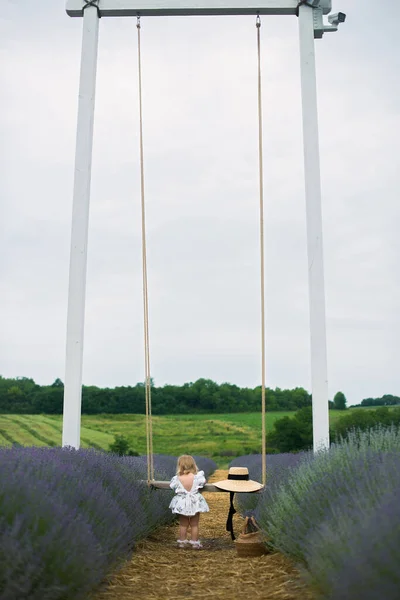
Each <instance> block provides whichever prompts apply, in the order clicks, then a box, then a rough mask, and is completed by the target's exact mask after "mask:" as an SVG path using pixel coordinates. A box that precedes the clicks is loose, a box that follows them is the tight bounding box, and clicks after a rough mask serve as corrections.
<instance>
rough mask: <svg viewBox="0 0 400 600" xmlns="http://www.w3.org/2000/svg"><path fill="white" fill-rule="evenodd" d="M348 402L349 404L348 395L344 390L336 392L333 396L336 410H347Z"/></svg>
mask: <svg viewBox="0 0 400 600" xmlns="http://www.w3.org/2000/svg"><path fill="white" fill-rule="evenodd" d="M346 404H347V400H346V396H345V395H344V394H343V392H337V393H336V394H335V397H334V398H333V405H334V407H335V409H336V410H345V409H346V408H347V406H346Z"/></svg>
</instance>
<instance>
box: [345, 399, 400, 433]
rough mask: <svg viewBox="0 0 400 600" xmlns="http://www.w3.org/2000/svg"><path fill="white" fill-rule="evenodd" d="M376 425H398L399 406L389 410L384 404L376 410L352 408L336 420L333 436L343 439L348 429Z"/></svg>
mask: <svg viewBox="0 0 400 600" xmlns="http://www.w3.org/2000/svg"><path fill="white" fill-rule="evenodd" d="M378 425H380V426H381V427H390V426H391V425H400V408H395V409H392V410H389V409H388V408H387V407H386V406H381V407H380V408H377V409H376V410H365V409H363V408H358V409H354V410H352V411H351V412H349V413H348V414H347V415H345V416H343V417H340V419H338V420H337V421H336V423H335V427H334V436H335V439H339V438H344V439H345V438H347V436H348V434H349V432H350V431H354V430H359V431H366V430H368V429H372V428H373V427H376V426H378Z"/></svg>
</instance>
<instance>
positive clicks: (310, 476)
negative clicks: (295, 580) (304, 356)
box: [231, 427, 400, 600]
mask: <svg viewBox="0 0 400 600" xmlns="http://www.w3.org/2000/svg"><path fill="white" fill-rule="evenodd" d="M231 464H232V465H233V466H238V465H240V466H247V467H248V468H249V472H250V476H251V477H252V478H253V479H256V480H260V477H261V457H260V456H254V455H253V456H244V457H240V458H238V459H235V460H234V461H233V462H232V463H231ZM237 496H238V499H237V502H238V505H239V507H240V510H241V512H242V513H244V514H246V513H247V514H250V513H251V514H254V515H255V517H256V519H257V521H258V523H259V525H260V527H261V528H262V529H263V531H264V532H265V535H266V536H267V537H268V539H269V543H270V545H271V546H272V547H273V548H275V549H277V550H280V551H281V552H283V553H284V554H286V555H288V556H289V557H291V558H292V559H294V560H295V561H296V562H297V564H299V565H300V567H301V569H302V571H303V572H304V573H305V574H306V578H307V579H308V581H309V582H310V584H311V585H312V586H314V588H315V590H316V594H317V596H318V597H320V598H323V599H324V600H358V599H362V600H382V599H385V600H398V598H399V593H400V571H399V566H398V565H399V561H400V429H399V428H396V427H392V428H391V429H379V428H377V429H376V430H374V431H371V432H363V433H356V432H354V433H353V434H352V435H351V436H350V437H349V439H348V440H346V441H345V442H342V443H340V444H337V445H335V446H333V447H331V449H330V450H329V451H326V452H321V453H319V454H317V455H315V456H314V455H313V454H312V453H308V452H305V453H299V454H286V455H285V454H282V455H275V456H274V455H272V456H268V457H267V486H266V488H265V491H264V492H262V493H261V494H240V495H237Z"/></svg>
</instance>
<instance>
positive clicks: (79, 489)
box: [0, 447, 216, 600]
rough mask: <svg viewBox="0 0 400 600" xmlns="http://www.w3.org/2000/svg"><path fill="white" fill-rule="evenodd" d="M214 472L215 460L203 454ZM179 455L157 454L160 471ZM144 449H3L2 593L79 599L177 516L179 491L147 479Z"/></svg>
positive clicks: (163, 474) (10, 599) (171, 467)
mask: <svg viewBox="0 0 400 600" xmlns="http://www.w3.org/2000/svg"><path fill="white" fill-rule="evenodd" d="M196 458H197V461H198V465H199V468H202V469H203V470H204V471H205V472H206V474H207V475H210V474H211V473H212V471H214V470H215V467H216V465H215V463H213V461H211V460H209V459H203V458H201V457H196ZM175 466H176V458H174V457H171V456H155V475H156V478H157V479H170V478H171V477H172V476H173V475H174V473H175ZM146 478H147V468H146V459H145V458H144V457H125V458H119V457H117V456H115V455H112V454H107V453H104V452H96V451H93V450H80V451H74V450H67V449H59V448H37V447H36V448H35V447H32V448H15V447H14V448H11V449H7V448H3V449H1V450H0V481H1V487H0V599H1V600H21V599H22V598H23V599H24V600H79V599H80V598H82V599H83V598H87V596H88V593H89V592H90V591H91V590H93V589H94V588H96V587H97V586H98V585H99V584H100V583H101V581H102V580H103V579H104V578H105V576H106V575H107V574H109V573H110V572H111V571H114V570H115V569H117V568H118V566H119V565H120V564H122V563H123V562H124V561H125V560H126V559H127V558H128V557H129V554H130V553H131V552H133V551H134V548H135V544H136V542H137V541H138V540H140V539H142V538H144V537H146V536H147V535H149V533H150V532H151V531H152V530H154V529H155V528H156V527H159V526H160V525H162V524H163V523H168V522H170V521H171V520H172V513H171V511H170V510H169V509H168V505H169V502H170V500H171V497H172V494H173V492H172V491H169V490H155V489H152V488H150V487H149V486H148V485H147V483H146V481H144V480H145V479H146Z"/></svg>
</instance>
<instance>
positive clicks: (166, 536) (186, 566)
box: [92, 471, 313, 600]
mask: <svg viewBox="0 0 400 600" xmlns="http://www.w3.org/2000/svg"><path fill="white" fill-rule="evenodd" d="M226 477H227V472H226V471H216V472H215V473H214V475H213V476H212V477H211V478H210V480H209V482H210V483H212V482H213V481H220V480H221V479H226ZM204 496H205V498H206V499H207V502H208V504H209V506H210V512H209V513H207V514H204V515H201V517H200V539H201V541H202V543H203V546H204V548H203V550H193V549H192V548H188V549H186V548H185V549H178V548H177V547H176V540H177V538H178V527H177V525H171V526H167V527H162V528H160V529H158V530H157V531H156V532H155V533H154V534H153V536H152V537H150V538H147V539H146V540H144V541H143V542H141V543H140V544H139V545H138V546H137V548H136V551H135V553H134V555H133V556H132V559H131V560H130V561H129V562H128V563H127V564H126V565H125V566H124V567H123V568H122V569H121V570H120V571H119V572H118V573H117V574H116V575H115V576H113V577H112V578H111V579H110V580H109V581H107V582H105V583H104V585H103V587H102V588H101V589H100V590H98V591H97V593H96V594H94V595H93V596H92V600H128V599H129V600H132V598H135V599H138V598H139V599H142V598H143V599H144V598H146V599H149V600H156V599H157V600H160V599H162V600H175V599H176V600H178V599H182V598H185V597H186V598H187V597H189V598H203V599H205V598H206V597H207V596H208V597H210V598H217V599H218V598H220V599H222V598H224V599H226V598H230V599H231V600H236V599H239V598H240V599H243V600H245V599H265V600H267V599H270V600H312V598H313V596H312V594H311V593H310V591H309V590H308V589H307V588H306V587H305V586H304V584H303V583H302V582H301V580H300V577H299V574H298V572H297V571H296V569H294V568H293V566H292V565H291V563H290V562H289V561H288V560H287V559H286V558H285V557H283V556H282V555H280V554H278V553H274V554H269V555H265V556H261V557H255V558H237V555H236V549H235V545H234V543H233V542H232V541H231V539H230V535H229V533H227V532H226V531H225V524H226V518H227V513H228V509H229V494H227V493H221V494H219V493H204ZM242 523H243V519H242V518H241V517H240V516H239V515H238V514H236V515H235V517H234V525H235V532H236V534H237V535H238V534H239V533H240V530H241V527H242Z"/></svg>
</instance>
